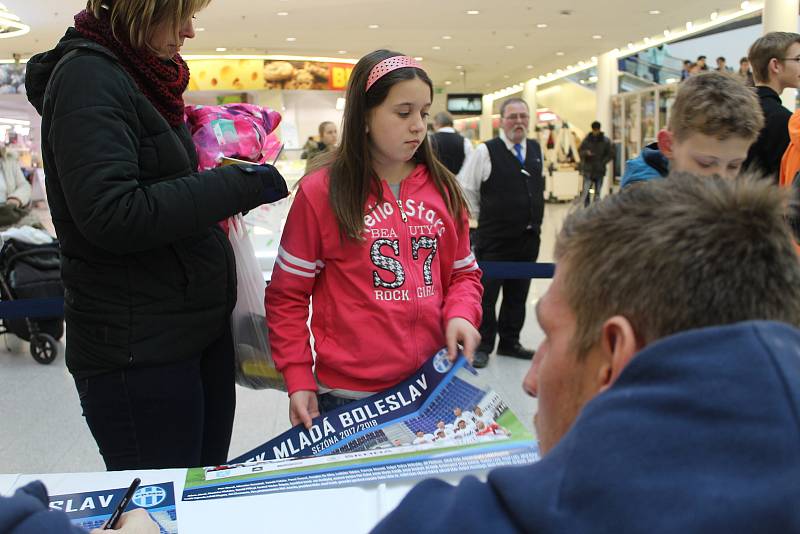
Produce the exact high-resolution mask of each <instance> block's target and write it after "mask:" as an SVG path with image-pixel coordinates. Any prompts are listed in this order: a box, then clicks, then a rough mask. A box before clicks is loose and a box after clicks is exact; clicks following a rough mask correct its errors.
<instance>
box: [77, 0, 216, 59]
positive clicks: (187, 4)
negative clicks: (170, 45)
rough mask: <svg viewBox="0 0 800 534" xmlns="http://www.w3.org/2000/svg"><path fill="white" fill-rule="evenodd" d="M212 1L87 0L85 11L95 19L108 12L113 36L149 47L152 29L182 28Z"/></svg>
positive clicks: (135, 46) (175, 30)
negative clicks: (169, 26) (164, 26)
mask: <svg viewBox="0 0 800 534" xmlns="http://www.w3.org/2000/svg"><path fill="white" fill-rule="evenodd" d="M210 2H211V0H88V1H87V2H86V10H87V11H89V12H90V13H92V14H93V15H94V16H95V18H98V19H99V18H100V17H101V16H105V13H107V14H108V17H109V19H110V21H111V29H112V30H113V32H114V37H115V38H116V39H117V40H118V41H121V42H128V43H130V44H131V45H132V46H133V47H134V48H138V49H145V48H147V49H149V48H150V46H149V44H148V42H149V40H150V37H151V36H152V35H153V31H154V30H155V29H156V28H157V27H158V26H159V25H161V24H169V25H171V26H172V28H173V31H174V32H175V35H178V32H179V30H180V27H181V26H182V25H183V24H184V23H185V22H186V21H187V20H189V19H190V18H191V17H193V16H194V14H195V13H197V12H198V11H200V10H201V9H203V8H204V7H206V6H207V5H208V4H209V3H210Z"/></svg>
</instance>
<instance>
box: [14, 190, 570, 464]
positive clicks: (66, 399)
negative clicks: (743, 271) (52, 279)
mask: <svg viewBox="0 0 800 534" xmlns="http://www.w3.org/2000/svg"><path fill="white" fill-rule="evenodd" d="M568 209H569V206H568V205H565V204H548V205H547V206H546V210H545V221H544V227H543V230H542V250H541V253H540V255H539V261H540V262H550V261H552V250H553V243H554V240H555V236H556V233H557V231H558V228H559V227H560V225H561V222H562V221H563V219H564V217H565V216H566V214H567V212H568ZM548 284H549V280H536V281H534V282H533V289H532V291H531V293H530V300H529V302H528V318H527V321H526V324H525V327H524V329H523V332H522V339H521V341H522V343H523V344H524V345H526V346H529V347H535V346H536V345H537V344H538V342H539V341H540V339H541V330H540V329H539V327H538V325H537V324H536V319H535V316H534V314H533V306H534V305H535V303H536V299H537V298H538V297H539V296H540V295H541V294H542V293H543V292H544V291H545V290H546V288H547V285H548ZM528 365H529V364H528V363H527V362H524V361H521V360H516V359H512V358H505V357H498V356H492V358H491V360H490V363H489V366H488V367H487V368H486V369H484V370H482V373H485V374H487V375H488V383H490V384H492V385H493V387H494V388H495V389H496V390H497V391H498V392H499V393H500V394H501V395H502V396H503V397H504V398H505V399H506V401H507V402H508V404H509V405H510V406H511V408H512V410H514V412H515V413H516V414H517V416H518V417H519V418H520V419H521V420H522V421H523V422H524V423H525V424H526V425H527V426H528V427H532V418H533V414H534V412H535V410H536V401H535V400H534V399H531V398H529V397H527V396H526V395H525V394H524V393H523V392H522V389H521V387H520V385H521V382H522V377H523V376H524V374H525V372H526V371H527V369H528ZM237 394H238V397H237V410H236V421H235V424H234V430H233V442H232V444H231V450H230V454H231V457H233V456H236V455H238V454H241V453H243V452H245V451H247V450H249V449H251V448H253V447H255V446H256V445H259V444H261V443H263V442H265V441H267V440H268V439H270V438H272V437H273V436H275V435H276V434H278V433H280V432H283V431H284V430H286V429H287V428H288V427H289V420H288V415H287V414H288V399H287V398H286V395H285V394H284V393H279V392H274V391H251V390H246V389H243V388H238V389H237ZM0 413H1V414H2V417H1V418H0V421H2V422H1V423H0V473H56V472H78V471H100V470H103V469H104V466H103V461H102V459H101V457H100V455H99V453H98V452H97V446H96V445H95V443H94V440H93V439H92V436H91V434H90V433H89V430H88V428H87V427H86V425H85V423H84V421H83V418H82V416H81V410H80V405H79V402H78V395H77V393H76V391H75V387H74V383H73V381H72V378H71V376H70V375H69V373H68V372H67V370H66V367H65V365H64V357H63V351H62V354H61V355H59V357H58V358H57V360H56V361H55V362H54V363H53V364H51V365H48V366H45V365H40V364H38V363H36V362H35V361H34V360H33V358H31V356H30V354H29V352H28V348H27V344H25V343H19V342H18V341H16V340H2V339H0ZM165 424H168V422H165Z"/></svg>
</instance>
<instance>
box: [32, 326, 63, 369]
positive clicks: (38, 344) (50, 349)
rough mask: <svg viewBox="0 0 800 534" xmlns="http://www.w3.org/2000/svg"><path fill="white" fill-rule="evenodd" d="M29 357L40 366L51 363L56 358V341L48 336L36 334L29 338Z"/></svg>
mask: <svg viewBox="0 0 800 534" xmlns="http://www.w3.org/2000/svg"><path fill="white" fill-rule="evenodd" d="M31 356H33V359H34V360H36V361H37V362H39V363H41V364H48V363H53V360H55V359H56V356H58V341H56V339H55V338H54V337H53V336H51V335H50V334H42V333H40V334H36V335H35V336H33V337H32V338H31Z"/></svg>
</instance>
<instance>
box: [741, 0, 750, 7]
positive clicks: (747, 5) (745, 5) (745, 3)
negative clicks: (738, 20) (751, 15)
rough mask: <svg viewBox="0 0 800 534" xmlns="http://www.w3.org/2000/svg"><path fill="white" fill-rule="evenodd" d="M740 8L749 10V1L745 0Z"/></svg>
mask: <svg viewBox="0 0 800 534" xmlns="http://www.w3.org/2000/svg"><path fill="white" fill-rule="evenodd" d="M740 6H741V8H742V9H747V8H748V7H750V2H748V1H747V0H744V2H742V3H741V4H740Z"/></svg>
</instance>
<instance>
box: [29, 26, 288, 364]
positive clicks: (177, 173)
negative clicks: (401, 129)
mask: <svg viewBox="0 0 800 534" xmlns="http://www.w3.org/2000/svg"><path fill="white" fill-rule="evenodd" d="M75 49H79V51H78V52H76V53H74V54H71V55H70V56H69V57H67V58H66V59H65V60H64V61H63V62H62V63H61V64H60V65H59V66H58V69H57V70H56V71H55V74H54V68H55V66H56V63H57V62H58V60H59V59H61V58H62V57H63V56H64V55H66V54H67V53H68V52H70V51H71V50H75ZM48 82H49V86H48ZM26 88H27V92H28V99H29V100H30V102H31V103H32V104H33V105H34V107H36V109H37V111H39V113H41V115H42V154H43V158H44V168H45V175H46V186H47V198H48V202H49V204H50V210H51V213H52V217H53V224H54V225H55V228H56V232H57V234H58V238H59V240H60V242H61V251H62V263H61V273H62V278H63V281H64V287H65V316H66V322H67V346H66V360H67V366H68V367H69V370H70V371H71V372H72V374H73V375H74V376H75V377H76V378H84V377H87V376H91V375H95V374H100V373H103V372H107V371H110V370H115V369H121V368H128V367H135V366H154V365H159V364H165V363H172V362H176V361H180V360H183V359H188V358H190V357H192V356H194V355H196V354H198V353H199V352H200V351H201V350H202V349H203V348H205V347H206V346H208V345H209V344H210V343H211V342H212V341H214V340H216V339H217V338H218V337H219V336H220V335H222V333H223V332H224V329H225V328H226V326H227V324H228V321H229V316H230V312H231V310H232V309H233V306H234V304H235V301H236V269H235V264H234V259H233V251H232V249H231V246H230V243H229V242H228V239H227V237H226V236H225V233H224V232H223V231H222V230H221V229H220V228H219V226H218V225H217V224H216V223H217V221H221V220H223V219H225V218H226V217H229V216H231V215H233V214H236V213H239V212H242V211H246V210H249V209H252V208H255V207H256V206H258V205H259V204H261V198H262V197H264V196H265V195H266V194H267V191H266V189H267V188H268V187H269V185H268V184H267V183H266V181H264V180H262V179H261V176H262V174H261V171H260V170H259V169H258V168H254V167H244V166H243V167H239V166H230V167H224V168H219V169H214V170H211V171H205V172H196V169H197V154H196V152H195V148H194V145H193V143H192V139H191V136H190V134H189V131H188V129H187V128H186V126H185V125H181V126H179V127H174V128H173V127H171V126H170V125H169V124H168V123H167V122H166V121H165V120H164V118H163V117H162V116H161V114H160V113H159V112H158V111H157V110H156V108H155V107H154V106H153V105H152V104H151V103H150V101H149V100H148V99H147V98H146V97H145V96H144V94H143V93H142V92H141V91H140V90H139V89H138V87H137V85H136V83H135V82H134V81H133V79H132V78H131V77H130V76H129V75H128V74H127V73H126V72H125V70H124V69H123V68H122V66H121V65H120V64H119V62H118V60H117V58H116V57H115V56H114V54H113V53H112V52H110V51H109V50H107V49H106V48H104V47H102V46H100V45H98V44H96V43H94V42H93V41H88V40H86V39H83V38H82V37H81V36H80V34H78V33H77V32H76V31H75V30H74V29H70V30H68V31H67V34H66V35H65V37H64V38H63V39H62V40H61V42H60V43H59V44H58V46H57V47H56V48H55V49H53V50H51V51H49V52H45V53H43V54H39V55H37V56H35V57H34V58H32V59H31V61H30V62H29V63H28V66H27V76H26ZM46 90H47V94H45V91H46ZM280 181H281V182H282V179H281V180H280ZM275 186H276V187H281V186H282V187H283V188H284V190H285V183H281V184H278V183H277V182H276V183H275ZM284 196H285V195H284Z"/></svg>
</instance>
